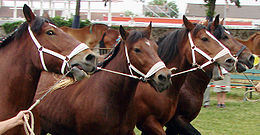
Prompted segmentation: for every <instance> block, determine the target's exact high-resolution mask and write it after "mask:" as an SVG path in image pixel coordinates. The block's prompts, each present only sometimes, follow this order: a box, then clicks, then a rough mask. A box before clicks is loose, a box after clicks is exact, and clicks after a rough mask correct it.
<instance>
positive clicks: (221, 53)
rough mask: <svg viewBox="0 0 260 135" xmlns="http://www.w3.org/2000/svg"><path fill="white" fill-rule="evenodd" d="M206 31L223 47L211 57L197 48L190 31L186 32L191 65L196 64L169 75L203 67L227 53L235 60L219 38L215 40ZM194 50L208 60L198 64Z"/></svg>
mask: <svg viewBox="0 0 260 135" xmlns="http://www.w3.org/2000/svg"><path fill="white" fill-rule="evenodd" d="M206 33H207V34H208V35H209V36H210V37H211V38H212V39H213V40H215V41H216V42H217V43H218V44H219V45H220V46H221V47H222V48H223V49H222V50H221V51H220V52H218V53H217V54H216V55H215V56H214V57H213V58H212V57H211V56H209V55H208V54H207V53H205V52H204V51H202V50H201V49H199V48H198V47H197V46H196V45H195V44H194V42H193V40H192V37H191V33H190V32H189V33H188V38H189V42H190V47H191V56H192V66H198V67H195V68H191V69H189V70H185V71H181V72H178V73H175V74H172V75H171V77H173V76H177V75H181V74H185V73H187V72H192V71H195V70H197V69H203V68H204V67H206V66H208V65H210V64H212V63H213V62H215V60H216V59H218V58H220V57H223V56H224V55H226V54H229V55H230V56H231V57H232V58H234V59H235V60H236V61H237V58H235V57H234V56H233V55H231V52H230V50H229V49H228V48H227V47H226V46H224V45H223V44H222V43H221V42H220V41H219V40H217V39H216V38H215V37H214V36H213V35H212V34H211V33H209V32H208V31H207V30H206ZM195 51H196V52H198V53H199V54H201V55H202V56H203V57H205V58H206V59H208V61H207V62H206V63H204V64H202V65H198V64H197V62H196V56H195Z"/></svg>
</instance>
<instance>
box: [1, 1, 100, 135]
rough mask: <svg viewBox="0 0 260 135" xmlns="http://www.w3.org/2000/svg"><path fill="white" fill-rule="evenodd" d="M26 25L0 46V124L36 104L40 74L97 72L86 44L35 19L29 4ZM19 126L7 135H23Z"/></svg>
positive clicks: (26, 10) (25, 11) (40, 19)
mask: <svg viewBox="0 0 260 135" xmlns="http://www.w3.org/2000/svg"><path fill="white" fill-rule="evenodd" d="M23 13H24V16H25V19H26V21H25V22H24V23H23V24H22V25H20V26H19V28H18V29H16V31H14V32H13V33H12V34H11V35H9V36H8V37H6V38H5V39H4V40H3V42H2V43H1V44H0V60H1V63H2V64H0V69H1V70H0V81H1V85H0V89H1V94H0V107H1V109H0V121H2V120H6V119H9V118H11V117H14V116H15V115H16V114H17V113H18V112H19V111H20V110H25V109H28V108H29V107H30V106H31V105H32V102H33V98H34V95H35V92H36V87H37V84H38V80H39V77H40V73H41V72H42V71H43V70H45V71H49V72H55V73H58V74H62V73H63V74H65V73H66V72H67V71H69V70H70V68H72V69H73V72H72V75H76V74H77V71H79V70H84V71H86V72H93V71H95V69H96V63H95V61H96V56H95V55H94V53H93V52H92V51H91V50H90V49H88V47H87V46H86V45H85V44H81V43H80V42H79V41H77V40H75V39H73V38H72V37H71V36H69V35H68V34H66V33H65V32H63V31H62V30H61V29H59V28H57V27H56V26H55V25H53V24H51V23H50V22H49V21H48V20H47V19H45V18H41V17H37V16H35V15H34V13H33V12H32V10H31V9H30V7H28V6H27V5H26V4H25V5H24V7H23ZM24 133H25V132H24V130H23V127H22V126H17V127H15V128H13V129H11V130H9V131H7V132H6V134H12V135H19V134H24Z"/></svg>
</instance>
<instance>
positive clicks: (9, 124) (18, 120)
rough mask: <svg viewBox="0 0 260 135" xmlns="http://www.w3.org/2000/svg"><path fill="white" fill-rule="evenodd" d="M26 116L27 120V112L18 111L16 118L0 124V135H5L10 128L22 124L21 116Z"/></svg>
mask: <svg viewBox="0 0 260 135" xmlns="http://www.w3.org/2000/svg"><path fill="white" fill-rule="evenodd" d="M24 115H26V116H27V118H29V114H28V111H20V112H19V113H18V114H17V115H16V116H14V117H13V118H10V119H8V120H4V121H1V122H0V135H1V134H3V133H5V132H6V131H8V130H9V129H11V128H14V127H16V126H18V125H22V124H24V120H23V116H24Z"/></svg>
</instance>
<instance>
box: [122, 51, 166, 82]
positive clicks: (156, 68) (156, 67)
mask: <svg viewBox="0 0 260 135" xmlns="http://www.w3.org/2000/svg"><path fill="white" fill-rule="evenodd" d="M125 55H126V60H127V64H128V65H129V66H128V68H129V71H130V73H131V75H133V71H135V72H136V73H137V74H139V75H141V76H143V77H144V80H147V78H149V77H151V76H152V75H153V74H155V73H156V72H157V71H159V70H160V69H162V68H166V66H165V64H164V63H163V62H162V61H159V62H157V63H156V64H154V65H153V66H152V67H151V68H150V70H149V71H148V72H147V73H146V74H144V73H142V72H141V71H140V70H138V69H137V68H136V67H135V66H134V65H132V64H131V62H130V59H129V56H128V51H127V47H126V46H125ZM132 70H133V71H132Z"/></svg>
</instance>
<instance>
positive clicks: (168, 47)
mask: <svg viewBox="0 0 260 135" xmlns="http://www.w3.org/2000/svg"><path fill="white" fill-rule="evenodd" d="M194 25H195V28H194V32H193V33H192V35H196V34H197V33H198V32H199V31H200V30H201V29H206V27H205V26H204V25H201V24H196V23H194ZM188 32H189V31H188V30H187V29H186V28H183V29H179V30H175V31H173V32H171V33H169V34H167V35H166V36H164V37H162V38H159V40H158V41H157V44H158V46H159V47H158V55H159V57H160V58H161V59H162V61H163V62H164V63H165V64H167V63H168V62H169V61H170V60H171V59H172V58H173V57H176V56H177V55H178V53H179V52H178V48H177V45H178V44H181V43H182V42H183V40H184V36H185V35H187V33H188Z"/></svg>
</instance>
